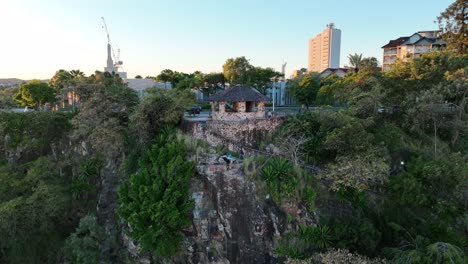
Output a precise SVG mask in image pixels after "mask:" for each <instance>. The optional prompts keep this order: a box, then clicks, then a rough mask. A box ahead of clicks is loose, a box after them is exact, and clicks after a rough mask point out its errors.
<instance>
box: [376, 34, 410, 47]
mask: <svg viewBox="0 0 468 264" xmlns="http://www.w3.org/2000/svg"><path fill="white" fill-rule="evenodd" d="M409 38H410V37H399V38H397V39H394V40H390V41H389V42H388V44H387V45H385V46H383V47H382V49H385V48H395V47H398V46H400V45H401V43H403V42H405V41H407V40H408V39H409Z"/></svg>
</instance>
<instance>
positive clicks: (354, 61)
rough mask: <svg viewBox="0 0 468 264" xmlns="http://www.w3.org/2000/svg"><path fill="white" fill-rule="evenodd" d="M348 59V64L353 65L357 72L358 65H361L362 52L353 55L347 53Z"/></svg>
mask: <svg viewBox="0 0 468 264" xmlns="http://www.w3.org/2000/svg"><path fill="white" fill-rule="evenodd" d="M348 59H349V64H351V66H353V67H354V71H355V72H358V71H359V67H360V66H361V63H362V53H361V54H357V53H354V55H352V54H349V55H348Z"/></svg>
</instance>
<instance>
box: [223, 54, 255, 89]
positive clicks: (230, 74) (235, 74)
mask: <svg viewBox="0 0 468 264" xmlns="http://www.w3.org/2000/svg"><path fill="white" fill-rule="evenodd" d="M252 69H253V66H252V65H251V64H250V62H249V60H247V59H246V58H245V57H244V56H242V57H237V58H231V59H227V60H226V62H225V63H224V64H223V74H224V76H225V77H226V79H227V80H228V81H229V83H230V84H231V85H236V84H243V85H246V84H247V83H248V81H249V73H250V71H251V70H252Z"/></svg>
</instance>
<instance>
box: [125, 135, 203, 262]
mask: <svg viewBox="0 0 468 264" xmlns="http://www.w3.org/2000/svg"><path fill="white" fill-rule="evenodd" d="M139 165H140V166H139V170H138V171H137V172H136V173H134V174H133V175H131V176H130V177H129V179H128V180H127V181H125V182H124V183H123V184H122V185H121V187H120V188H119V200H120V208H119V210H118V212H119V215H120V216H121V217H122V218H123V219H125V220H126V221H127V222H128V223H129V225H130V227H131V229H130V235H131V236H132V237H133V238H135V239H137V240H138V241H139V242H141V245H142V246H143V249H145V250H150V251H152V252H154V253H156V254H157V255H158V256H162V257H169V256H171V255H173V254H174V253H175V252H177V250H178V249H179V246H180V243H181V242H182V238H183V236H182V233H181V230H182V229H183V228H184V227H186V226H187V225H189V224H190V221H191V218H190V213H191V210H192V207H193V202H192V201H191V199H190V193H189V183H190V179H191V177H192V176H193V174H194V167H193V164H192V163H191V162H190V161H187V160H186V150H185V143H184V142H179V141H177V140H176V138H175V133H174V132H173V131H166V132H165V133H163V134H160V135H159V136H158V137H156V139H155V142H154V143H153V145H152V146H151V149H150V150H149V151H147V152H145V153H144V154H143V156H142V157H141V158H140V160H139Z"/></svg>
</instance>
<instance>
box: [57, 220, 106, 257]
mask: <svg viewBox="0 0 468 264" xmlns="http://www.w3.org/2000/svg"><path fill="white" fill-rule="evenodd" d="M103 237H104V230H103V229H102V227H101V226H99V224H98V223H97V219H96V217H95V216H91V215H87V216H85V217H83V218H81V219H80V224H79V225H78V227H77V228H76V231H75V232H74V233H73V234H71V235H70V237H68V239H67V241H66V242H65V247H64V255H65V258H66V259H67V260H68V261H69V262H70V263H83V264H85V263H86V264H95V263H96V264H97V263H99V256H100V250H99V244H100V241H101V240H102V239H103Z"/></svg>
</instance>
